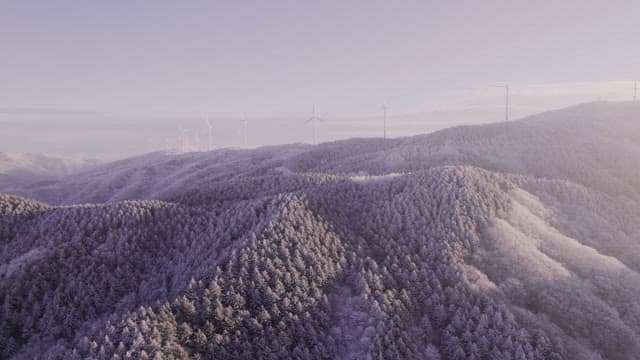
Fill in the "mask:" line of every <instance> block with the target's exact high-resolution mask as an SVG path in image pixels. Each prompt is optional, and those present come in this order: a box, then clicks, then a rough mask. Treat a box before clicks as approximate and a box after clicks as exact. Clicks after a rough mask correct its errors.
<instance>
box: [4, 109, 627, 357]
mask: <svg viewBox="0 0 640 360" xmlns="http://www.w3.org/2000/svg"><path fill="white" fill-rule="evenodd" d="M638 164H640V104H638V103H601V102H599V103H591V104H585V105H580V106H576V107H572V108H567V109H562V110H557V111H552V112H547V113H543V114H540V115H537V116H533V117H530V118H526V119H523V120H519V121H513V122H508V123H496V124H490V125H477V126H466V127H455V128H450V129H446V130H442V131H439V132H436V133H432V134H428V135H421V136H415V137H408V138H397V139H387V140H383V139H351V140H344V141H337V142H332V143H324V144H320V145H318V146H309V145H301V144H292V145H284V146H275V147H265V148H259V149H255V150H231V149H226V150H216V151H212V152H197V153H187V154H168V153H160V152H156V153H150V154H147V155H143V156H139V157H135V158H129V159H125V160H121V161H117V162H113V163H107V164H102V165H96V166H91V167H89V168H86V169H84V170H79V171H78V172H75V173H73V174H71V175H67V176H61V177H56V178H52V179H49V180H47V181H43V182H31V183H26V184H25V183H20V182H11V183H8V182H7V183H5V184H3V183H0V186H2V187H1V188H0V191H1V192H3V193H2V194H0V358H3V359H4V358H7V359H8V358H15V359H33V358H44V359H87V358H88V359H187V358H192V359H284V358H293V359H429V360H434V359H443V360H444V359H477V360H479V359H492V360H493V359H496V360H500V359H504V360H507V359H509V360H537V359H594V360H595V359H637V358H638V354H640V167H639V166H638Z"/></svg>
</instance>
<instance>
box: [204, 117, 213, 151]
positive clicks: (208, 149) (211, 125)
mask: <svg viewBox="0 0 640 360" xmlns="http://www.w3.org/2000/svg"><path fill="white" fill-rule="evenodd" d="M205 121H206V123H207V127H208V128H209V145H208V146H207V151H211V150H213V124H211V120H209V119H208V118H207V119H206V120H205Z"/></svg>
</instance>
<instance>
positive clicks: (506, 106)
mask: <svg viewBox="0 0 640 360" xmlns="http://www.w3.org/2000/svg"><path fill="white" fill-rule="evenodd" d="M493 87H500V88H504V90H505V91H504V96H505V97H504V121H509V84H503V85H494V86H493Z"/></svg>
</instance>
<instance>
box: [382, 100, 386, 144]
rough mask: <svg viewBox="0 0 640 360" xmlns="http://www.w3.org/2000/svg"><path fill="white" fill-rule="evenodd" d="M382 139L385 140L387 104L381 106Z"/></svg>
mask: <svg viewBox="0 0 640 360" xmlns="http://www.w3.org/2000/svg"><path fill="white" fill-rule="evenodd" d="M382 126H383V138H384V139H385V140H386V139H387V104H382Z"/></svg>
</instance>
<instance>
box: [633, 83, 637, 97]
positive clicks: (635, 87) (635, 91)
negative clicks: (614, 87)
mask: <svg viewBox="0 0 640 360" xmlns="http://www.w3.org/2000/svg"><path fill="white" fill-rule="evenodd" d="M636 100H638V81H637V80H636V81H634V82H633V101H636Z"/></svg>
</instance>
